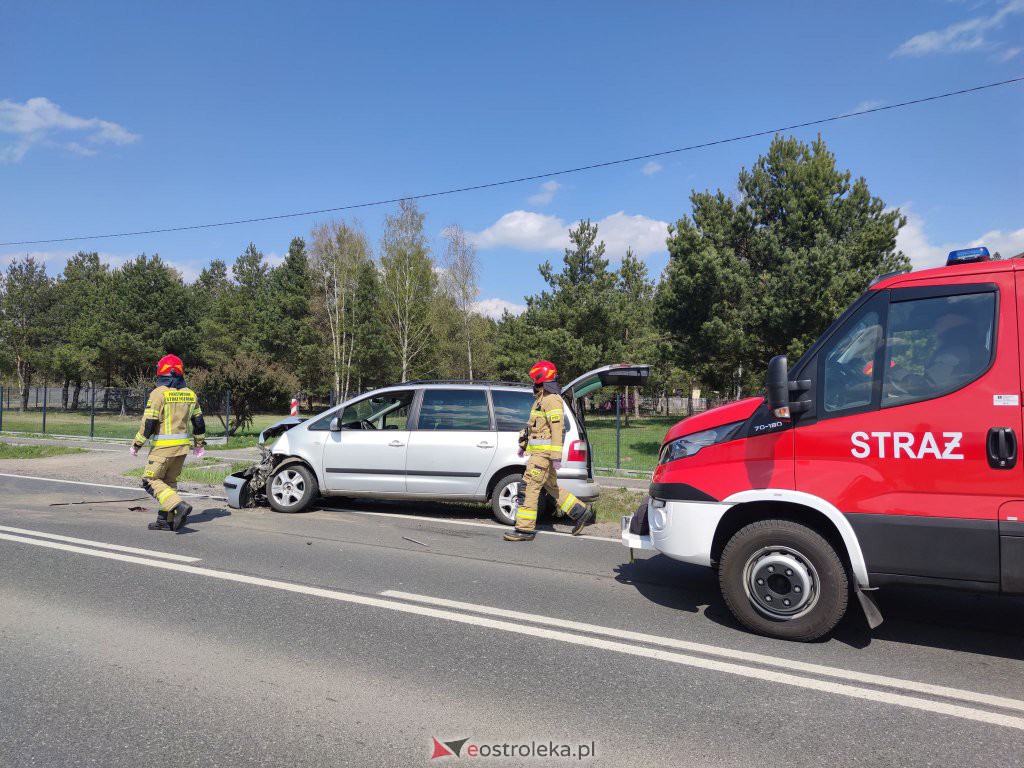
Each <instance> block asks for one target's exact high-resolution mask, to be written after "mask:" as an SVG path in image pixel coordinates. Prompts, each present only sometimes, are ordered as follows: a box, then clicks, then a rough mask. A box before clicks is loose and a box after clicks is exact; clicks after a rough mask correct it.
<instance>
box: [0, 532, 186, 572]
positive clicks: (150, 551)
mask: <svg viewBox="0 0 1024 768" xmlns="http://www.w3.org/2000/svg"><path fill="white" fill-rule="evenodd" d="M0 531H9V532H10V533H20V534H24V535H26V536H38V537H40V538H43V539H53V540H54V541H67V542H70V543H72V544H85V545H87V546H90V547H99V548H100V549H112V550H114V551H116V552H130V553H131V554H133V555H149V556H150V557H162V558H164V559H165V560H177V561H178V562H180V563H198V562H199V561H200V560H201V559H202V558H198V557H187V556H185V555H175V554H171V553H170V552H158V551H156V550H155V549H138V548H136V547H126V546H123V545H121V544H107V543H106V542H102V541H93V540H91V539H76V538H74V537H72V536H60V535H58V534H56V533H44V532H43V531H33V530H29V529H28V528H14V527H12V526H9V525H0Z"/></svg>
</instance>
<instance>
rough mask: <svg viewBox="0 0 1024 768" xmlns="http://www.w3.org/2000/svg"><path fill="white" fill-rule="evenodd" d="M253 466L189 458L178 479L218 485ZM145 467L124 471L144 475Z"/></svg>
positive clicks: (248, 462)
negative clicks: (226, 478)
mask: <svg viewBox="0 0 1024 768" xmlns="http://www.w3.org/2000/svg"><path fill="white" fill-rule="evenodd" d="M251 466H252V462H251V461H235V462H232V463H230V464H229V463H227V462H225V461H221V460H220V459H200V460H199V461H193V460H189V461H186V462H185V466H184V468H183V469H182V470H181V474H180V475H178V481H179V482H184V483H196V484H197V485H216V486H218V487H219V486H220V484H221V483H222V482H223V481H224V478H225V477H227V476H228V475H231V474H234V473H235V472H241V471H242V470H243V469H247V468H248V467H251ZM143 469H144V468H143V467H136V468H135V469H132V470H129V471H128V472H125V473H124V476H125V477H142V472H143Z"/></svg>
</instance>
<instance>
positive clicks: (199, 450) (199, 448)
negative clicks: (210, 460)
mask: <svg viewBox="0 0 1024 768" xmlns="http://www.w3.org/2000/svg"><path fill="white" fill-rule="evenodd" d="M205 454H206V448H205V447H204V446H202V445H197V446H196V458H197V459H201V458H203V456H204V455H205Z"/></svg>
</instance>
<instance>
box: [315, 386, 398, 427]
mask: <svg viewBox="0 0 1024 768" xmlns="http://www.w3.org/2000/svg"><path fill="white" fill-rule="evenodd" d="M414 395H415V392H413V391H412V390H409V391H407V392H387V393H384V394H380V395H368V396H367V397H364V398H363V399H362V400H356V401H355V402H354V403H350V404H349V405H347V406H345V408H344V410H334V411H331V412H330V413H328V414H327V415H325V416H323V417H321V418H319V419H317V421H316V422H314V423H313V424H311V425H310V427H309V428H310V429H311V430H313V431H324V430H327V429H330V425H331V421H332V420H333V419H334V417H335V416H338V417H340V421H341V428H342V429H402V430H404V429H408V428H409V427H408V420H409V407H410V406H411V405H412V400H413V396H414Z"/></svg>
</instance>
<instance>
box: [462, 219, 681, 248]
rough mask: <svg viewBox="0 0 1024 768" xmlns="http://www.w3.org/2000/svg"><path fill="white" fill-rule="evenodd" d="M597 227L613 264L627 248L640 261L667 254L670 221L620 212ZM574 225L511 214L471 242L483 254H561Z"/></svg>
mask: <svg viewBox="0 0 1024 768" xmlns="http://www.w3.org/2000/svg"><path fill="white" fill-rule="evenodd" d="M595 223H596V224H597V236H598V238H599V239H601V240H604V243H605V253H606V254H607V255H608V257H609V258H611V259H613V260H617V259H620V258H622V256H623V255H624V254H625V253H626V249H627V248H632V249H633V253H635V254H636V255H637V256H639V257H641V258H643V257H644V256H649V255H650V254H652V253H657V252H659V251H664V250H665V238H666V237H668V222H667V221H659V220H658V219H651V218H648V217H647V216H641V215H636V216H629V215H627V214H626V213H625V212H624V211H619V212H618V213H613V214H612V215H611V216H606V217H605V218H603V219H601V220H600V221H598V222H595ZM574 225H575V223H573V224H568V223H566V222H565V221H564V220H563V219H560V218H558V217H557V216H551V215H549V214H546V213H534V212H531V211H512V212H510V213H506V214H505V215H504V216H502V217H501V218H500V219H498V220H497V221H496V222H495V223H494V224H492V225H491V226H489V227H488V228H487V229H485V230H483V231H482V232H476V233H471V234H470V238H471V240H472V241H473V243H474V245H476V247H477V248H480V249H481V250H484V249H487V248H502V247H504V248H518V249H519V250H522V251H560V250H562V249H563V248H566V247H568V245H569V228H570V226H574Z"/></svg>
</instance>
